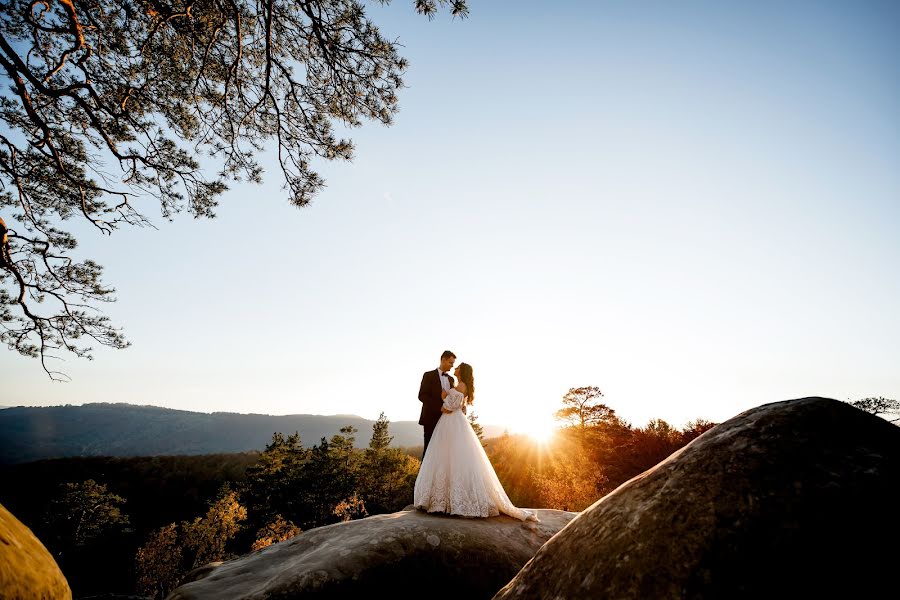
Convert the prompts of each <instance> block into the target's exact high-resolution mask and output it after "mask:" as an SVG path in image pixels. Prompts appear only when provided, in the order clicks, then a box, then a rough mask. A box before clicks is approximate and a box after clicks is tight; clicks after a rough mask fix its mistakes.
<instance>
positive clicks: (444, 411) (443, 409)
mask: <svg viewBox="0 0 900 600" xmlns="http://www.w3.org/2000/svg"><path fill="white" fill-rule="evenodd" d="M441 412H442V413H444V414H445V415H449V414H450V413H452V412H453V411H452V410H449V409H446V408H444V407H443V406H442V407H441Z"/></svg>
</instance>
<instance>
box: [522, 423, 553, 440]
mask: <svg viewBox="0 0 900 600" xmlns="http://www.w3.org/2000/svg"><path fill="white" fill-rule="evenodd" d="M556 430H557V427H556V423H554V422H553V419H552V418H542V419H541V418H539V419H535V420H533V421H529V422H528V423H523V424H522V432H523V433H525V435H527V436H528V437H530V438H531V439H533V440H534V441H536V442H537V443H539V444H547V443H549V442H550V440H552V439H553V436H554V435H555V434H556Z"/></svg>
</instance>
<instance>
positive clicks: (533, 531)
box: [168, 509, 578, 600]
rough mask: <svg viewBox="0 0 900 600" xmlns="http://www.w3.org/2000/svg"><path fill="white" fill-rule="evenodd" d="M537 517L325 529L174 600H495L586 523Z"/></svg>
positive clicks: (207, 570)
mask: <svg viewBox="0 0 900 600" xmlns="http://www.w3.org/2000/svg"><path fill="white" fill-rule="evenodd" d="M536 512H537V514H538V518H539V519H540V522H539V523H531V522H522V521H518V520H516V519H512V518H510V517H506V516H499V517H492V518H489V519H467V518H462V517H450V516H443V515H434V514H426V513H423V512H420V511H416V510H415V509H406V510H403V511H401V512H397V513H393V514H388V515H377V516H374V517H368V518H366V519H360V520H357V521H349V522H347V523H338V524H336V525H329V526H327V527H319V528H316V529H311V530H309V531H306V532H304V533H301V534H300V535H298V536H296V537H294V538H292V539H290V540H287V541H285V542H281V543H279V544H274V545H272V546H269V547H268V548H264V549H262V550H259V551H257V552H254V553H252V554H247V555H245V556H242V557H240V558H237V559H234V560H231V561H228V562H224V563H219V564H213V565H208V566H207V567H203V568H201V569H197V570H196V571H194V572H193V573H192V574H191V575H189V578H195V579H197V580H196V581H192V582H190V583H185V584H182V585H181V586H180V587H178V588H177V589H176V590H174V591H173V592H172V593H171V594H170V595H169V597H168V598H169V600H189V599H190V600H195V599H201V598H203V599H216V600H225V599H238V598H240V599H247V600H249V599H262V598H363V597H371V598H374V597H388V598H392V599H402V598H416V599H420V598H428V599H429V600H436V599H444V598H453V599H454V600H459V599H460V598H466V599H467V600H468V599H476V598H486V599H487V598H490V597H491V596H493V595H494V594H495V593H496V592H497V590H499V589H500V588H501V587H503V585H504V584H505V583H507V582H508V581H509V580H510V579H511V578H512V577H513V576H514V575H515V574H516V573H517V572H518V571H519V569H521V568H522V566H523V565H524V564H525V563H526V562H527V561H528V559H530V558H531V557H532V556H534V553H535V552H537V550H538V549H539V548H540V547H541V546H542V545H543V544H544V543H545V542H546V541H547V540H548V539H550V537H551V536H553V535H554V534H555V533H557V532H558V531H559V530H560V529H562V528H563V527H564V526H565V525H566V524H567V523H568V522H569V521H571V520H572V519H573V518H574V517H575V516H577V514H578V513H572V512H564V511H558V510H537V511H536Z"/></svg>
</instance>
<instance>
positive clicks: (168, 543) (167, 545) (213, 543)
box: [135, 486, 247, 598]
mask: <svg viewBox="0 0 900 600" xmlns="http://www.w3.org/2000/svg"><path fill="white" fill-rule="evenodd" d="M246 518H247V509H246V508H244V506H243V505H242V504H241V503H240V501H239V498H238V494H237V492H236V491H235V490H232V489H231V488H230V487H229V486H223V487H222V489H221V490H220V491H219V494H218V495H217V496H216V498H215V499H214V500H212V501H211V502H210V504H209V508H208V509H207V511H206V514H205V515H203V516H201V517H196V518H195V519H194V520H193V521H182V522H181V523H180V524H179V525H175V524H174V523H171V524H169V525H166V526H165V527H162V528H160V529H158V530H156V531H154V532H153V533H152V534H151V535H150V538H149V539H148V540H147V542H146V543H145V544H144V545H143V546H142V547H141V548H139V549H138V551H137V554H136V558H135V561H136V571H137V579H138V589H139V591H140V592H141V593H142V594H147V595H150V596H153V597H155V598H162V597H165V596H166V595H167V594H168V593H169V592H170V591H172V589H173V588H174V587H175V586H177V585H178V582H179V581H181V579H182V578H183V577H184V575H185V574H187V573H188V572H189V571H191V570H193V569H195V568H197V567H201V566H203V565H205V564H208V563H210V562H214V561H220V560H227V559H229V558H233V557H234V556H236V554H235V553H234V552H231V551H229V549H228V548H229V545H230V543H231V542H232V540H233V539H234V538H235V536H236V535H237V533H238V531H239V530H240V528H241V525H242V522H243V521H244V520H245V519H246Z"/></svg>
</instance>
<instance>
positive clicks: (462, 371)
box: [459, 363, 475, 404]
mask: <svg viewBox="0 0 900 600" xmlns="http://www.w3.org/2000/svg"><path fill="white" fill-rule="evenodd" d="M459 380H460V381H462V382H463V383H464V384H466V396H467V397H468V399H469V404H474V403H475V377H474V376H473V375H472V365H470V364H469V363H459Z"/></svg>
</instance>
